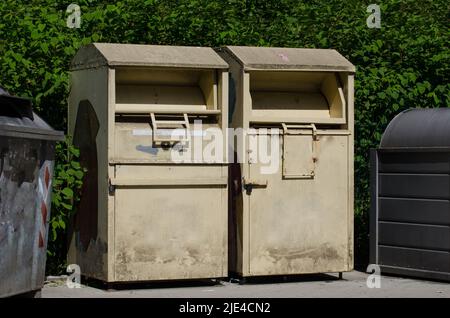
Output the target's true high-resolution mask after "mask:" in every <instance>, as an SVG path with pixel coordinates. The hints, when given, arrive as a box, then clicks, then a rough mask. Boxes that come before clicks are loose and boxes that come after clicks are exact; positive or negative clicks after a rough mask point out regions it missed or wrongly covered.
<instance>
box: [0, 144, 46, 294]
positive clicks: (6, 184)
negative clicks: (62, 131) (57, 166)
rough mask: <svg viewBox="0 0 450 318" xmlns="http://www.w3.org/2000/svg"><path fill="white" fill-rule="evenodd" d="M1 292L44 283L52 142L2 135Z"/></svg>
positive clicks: (0, 196) (40, 285)
mask: <svg viewBox="0 0 450 318" xmlns="http://www.w3.org/2000/svg"><path fill="white" fill-rule="evenodd" d="M0 146H1V168H0V169H1V170H0V282H1V283H0V296H9V295H15V294H20V293H24V292H29V291H33V290H37V289H40V288H41V287H42V286H43V283H44V275H45V260H46V251H47V250H46V246H47V237H48V220H49V218H50V194H51V193H50V189H51V177H52V172H53V162H52V161H50V160H46V159H49V158H50V157H51V156H53V154H52V153H53V146H52V145H50V144H49V142H45V141H40V140H26V139H25V140H23V139H18V138H6V137H1V138H0Z"/></svg>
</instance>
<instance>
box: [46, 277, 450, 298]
mask: <svg viewBox="0 0 450 318" xmlns="http://www.w3.org/2000/svg"><path fill="white" fill-rule="evenodd" d="M367 277H368V274H366V273H363V272H358V271H353V272H350V273H344V277H343V279H342V280H338V279H337V276H336V275H332V274H330V275H311V276H310V275H308V276H303V277H302V276H300V277H295V278H294V279H291V280H287V281H283V280H282V279H279V278H276V279H273V278H268V279H258V280H255V281H250V282H248V283H247V284H245V285H239V284H237V283H230V282H226V281H220V282H219V283H217V284H215V285H212V284H209V285H208V284H198V283H197V284H194V283H180V282H177V283H169V284H161V283H157V284H153V285H152V284H147V285H145V286H144V285H129V286H124V287H123V288H132V289H122V287H121V289H117V290H104V289H99V288H95V287H93V286H86V285H82V286H81V288H68V287H67V286H66V284H65V282H64V281H59V282H58V281H57V282H50V283H47V284H46V285H45V286H44V288H43V290H42V297H43V298H54V297H58V298H90V297H100V298H115V297H123V298H133V297H137V298H152V297H163V298H216V297H218V298H278V297H283V298H284V297H289V298H291V297H294V298H297V297H299V298H302V297H318V298H320V297H331V298H334V297H351V298H353V297H376V298H385V297H431V298H434V297H438V298H450V284H449V283H445V282H434V281H426V280H416V279H410V278H400V277H392V276H381V288H372V289H371V288H368V287H367V284H366V280H367Z"/></svg>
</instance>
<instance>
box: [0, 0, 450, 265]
mask: <svg viewBox="0 0 450 318" xmlns="http://www.w3.org/2000/svg"><path fill="white" fill-rule="evenodd" d="M73 2H76V3H77V4H79V5H80V6H81V12H82V24H81V28H80V29H69V28H67V26H66V17H67V14H66V6H67V5H68V4H69V3H66V4H56V3H55V1H49V0H31V1H17V0H2V1H1V3H0V17H1V18H0V70H1V72H0V84H1V85H4V86H5V87H6V88H7V89H8V90H10V91H12V92H14V93H16V94H18V95H22V96H28V97H32V98H33V100H34V103H35V109H36V110H37V112H39V113H40V114H41V115H42V116H43V117H44V118H46V119H47V121H48V122H49V123H50V124H52V125H53V126H54V127H55V128H58V129H65V127H66V105H67V100H66V99H67V95H68V89H69V86H68V72H67V71H68V66H69V63H70V60H71V58H72V57H73V55H74V54H75V52H76V51H77V49H78V48H79V47H80V46H81V45H83V44H87V43H90V42H94V41H96V42H121V43H148V44H169V45H170V44H173V45H198V46H213V47H214V46H221V45H227V44H228V45H255V46H282V47H314V48H335V49H337V50H338V51H339V52H341V53H342V54H343V55H344V56H346V57H347V58H348V59H349V60H350V61H351V62H352V63H353V64H355V65H356V66H357V74H356V82H355V89H356V96H355V108H356V109H355V120H356V143H355V183H356V189H355V190H356V191H355V196H356V205H355V225H356V260H357V262H360V263H364V262H366V261H367V251H368V246H367V237H368V234H367V214H368V208H369V183H368V173H369V171H368V150H369V148H371V147H376V146H377V145H378V143H379V141H380V138H381V134H382V132H383V131H384V129H385V127H386V125H387V123H388V122H389V121H390V120H391V119H392V117H393V116H394V115H395V114H397V113H398V112H400V111H402V110H403V109H406V108H410V107H447V106H449V105H450V103H449V100H450V97H449V88H450V84H449V80H448V79H449V78H448V77H449V46H448V45H449V33H450V32H449V28H448V21H449V16H450V14H449V13H450V12H449V6H448V1H446V0H438V1H430V0H423V1H407V0H386V1H356V0H348V1H341V0H327V1H305V2H301V1H299V0H274V1H257V0H247V1H244V0H222V1H219V0H181V1H175V0H160V1H158V0H147V1H143V0H123V1H117V2H116V1H100V0H99V1H96V0H79V1H76V0H74V1H73ZM110 2H111V3H110ZM372 2H375V3H378V4H379V5H380V6H381V19H382V20H381V29H369V28H368V27H367V26H366V19H367V17H368V15H369V13H367V12H366V8H367V5H369V4H370V3H372ZM59 159H60V160H61V158H59ZM59 164H60V165H64V164H67V163H64V161H59ZM60 190H62V189H60ZM63 212H64V213H65V212H66V211H65V210H64V209H61V208H60V207H56V208H54V209H53V215H54V216H58V215H59V214H60V213H63ZM58 231H59V233H63V232H61V229H58ZM52 246H55V245H52ZM51 252H53V253H55V251H51ZM56 254H57V253H56ZM56 262H58V261H56Z"/></svg>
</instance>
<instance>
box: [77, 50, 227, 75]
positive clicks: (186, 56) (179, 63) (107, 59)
mask: <svg viewBox="0 0 450 318" xmlns="http://www.w3.org/2000/svg"><path fill="white" fill-rule="evenodd" d="M105 65H108V66H144V67H179V68H220V69H227V68H228V64H227V63H226V62H225V61H224V60H222V58H221V57H220V56H219V55H218V54H217V53H216V52H214V50H213V49H211V48H207V47H192V46H168V45H142V44H113V43H92V44H89V45H87V46H84V47H82V48H80V49H79V50H78V52H77V54H76V55H75V57H74V59H73V60H72V64H71V70H79V69H88V68H95V67H99V66H105Z"/></svg>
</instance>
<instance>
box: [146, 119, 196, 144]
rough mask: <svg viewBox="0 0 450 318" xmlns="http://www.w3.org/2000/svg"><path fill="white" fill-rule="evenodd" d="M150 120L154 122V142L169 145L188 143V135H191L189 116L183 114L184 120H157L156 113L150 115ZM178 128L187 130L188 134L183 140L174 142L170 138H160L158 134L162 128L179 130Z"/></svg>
mask: <svg viewBox="0 0 450 318" xmlns="http://www.w3.org/2000/svg"><path fill="white" fill-rule="evenodd" d="M150 118H151V121H152V135H153V142H155V143H162V142H168V143H177V142H187V141H189V137H188V133H189V118H188V115H187V114H183V120H158V121H157V120H156V115H155V113H150ZM177 126H183V127H184V129H185V130H186V134H185V135H184V137H183V138H182V139H177V140H173V139H172V138H170V136H169V137H168V138H165V137H161V136H158V134H157V132H158V129H161V128H174V127H175V128H177Z"/></svg>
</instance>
